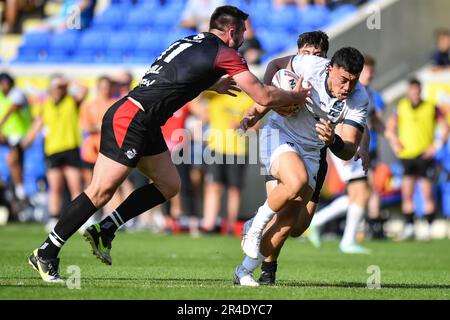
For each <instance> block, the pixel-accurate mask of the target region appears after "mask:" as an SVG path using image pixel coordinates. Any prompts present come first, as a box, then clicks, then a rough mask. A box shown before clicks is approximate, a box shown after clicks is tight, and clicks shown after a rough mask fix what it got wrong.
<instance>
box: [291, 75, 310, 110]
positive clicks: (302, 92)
mask: <svg viewBox="0 0 450 320" xmlns="http://www.w3.org/2000/svg"><path fill="white" fill-rule="evenodd" d="M303 80H304V77H303V76H301V77H300V78H299V79H298V80H297V84H296V85H295V87H294V89H292V92H294V93H295V98H296V100H297V102H296V103H294V104H295V105H297V106H304V105H305V102H306V99H307V98H308V97H310V96H311V89H312V86H311V85H310V84H309V83H308V85H307V86H306V87H303Z"/></svg>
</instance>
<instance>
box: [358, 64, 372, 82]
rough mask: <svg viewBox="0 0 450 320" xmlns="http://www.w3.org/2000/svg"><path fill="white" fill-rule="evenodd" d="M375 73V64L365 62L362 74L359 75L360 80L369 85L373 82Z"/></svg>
mask: <svg viewBox="0 0 450 320" xmlns="http://www.w3.org/2000/svg"><path fill="white" fill-rule="evenodd" d="M374 73H375V72H374V69H373V66H369V65H366V64H365V65H364V68H363V70H362V71H361V75H360V76H359V82H361V84H362V85H363V86H368V85H369V84H370V83H371V82H372V79H373V76H374Z"/></svg>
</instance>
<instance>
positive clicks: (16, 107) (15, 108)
mask: <svg viewBox="0 0 450 320" xmlns="http://www.w3.org/2000/svg"><path fill="white" fill-rule="evenodd" d="M20 108H21V107H20V106H19V105H16V104H13V105H11V107H10V108H9V109H8V111H7V112H6V113H5V115H4V116H3V117H2V118H1V119H0V129H1V128H2V127H3V125H4V124H5V122H6V121H7V120H8V118H9V117H10V116H11V115H12V114H13V113H14V112H16V111H18V110H19V109H20Z"/></svg>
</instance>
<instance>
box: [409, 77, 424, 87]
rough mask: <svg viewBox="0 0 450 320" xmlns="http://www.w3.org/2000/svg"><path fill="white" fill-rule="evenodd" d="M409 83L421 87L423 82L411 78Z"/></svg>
mask: <svg viewBox="0 0 450 320" xmlns="http://www.w3.org/2000/svg"><path fill="white" fill-rule="evenodd" d="M409 85H410V86H419V87H421V86H422V83H421V82H420V81H419V80H418V79H417V78H411V79H409Z"/></svg>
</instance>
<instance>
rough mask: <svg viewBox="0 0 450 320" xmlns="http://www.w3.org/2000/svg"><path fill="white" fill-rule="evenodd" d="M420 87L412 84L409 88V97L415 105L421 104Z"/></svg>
mask: <svg viewBox="0 0 450 320" xmlns="http://www.w3.org/2000/svg"><path fill="white" fill-rule="evenodd" d="M420 91H421V89H420V86H419V85H417V84H412V85H410V86H409V88H408V97H409V99H410V100H411V102H412V103H413V104H414V105H418V104H419V103H420Z"/></svg>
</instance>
